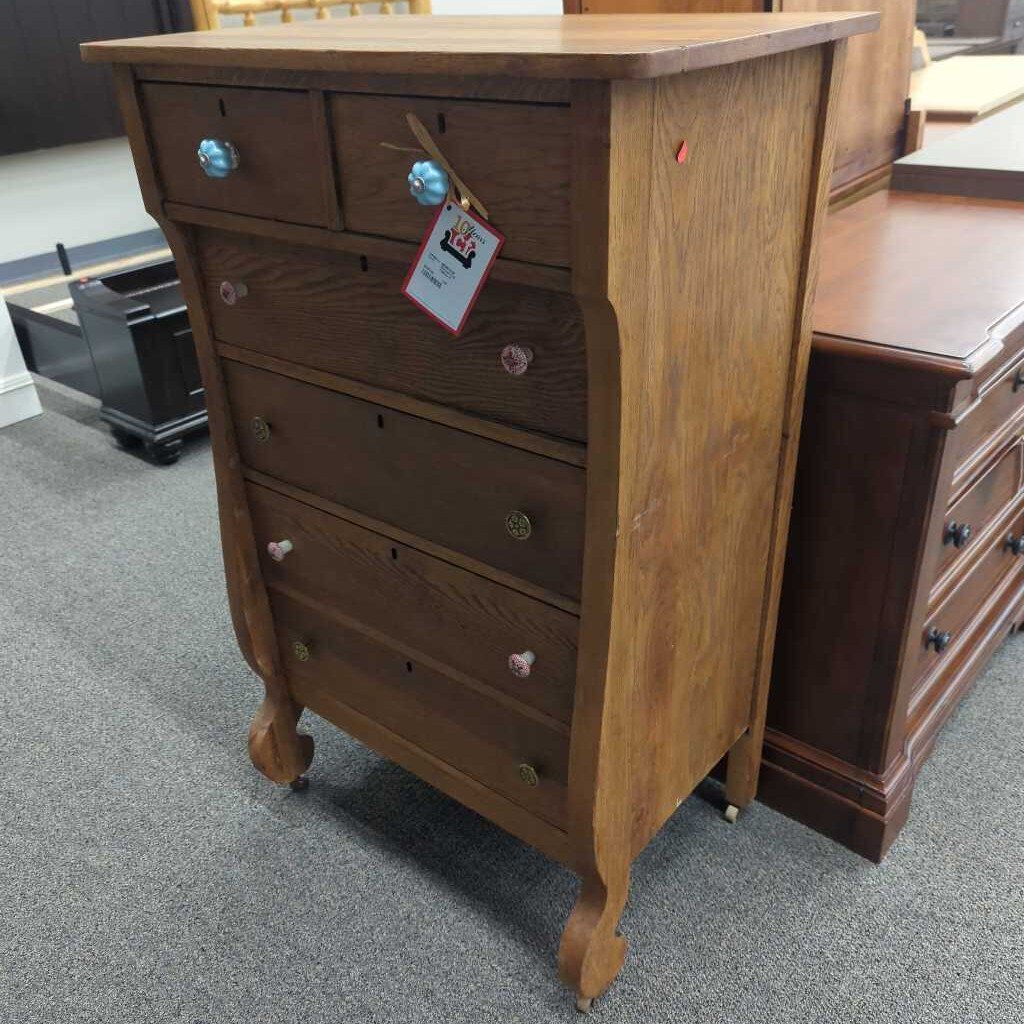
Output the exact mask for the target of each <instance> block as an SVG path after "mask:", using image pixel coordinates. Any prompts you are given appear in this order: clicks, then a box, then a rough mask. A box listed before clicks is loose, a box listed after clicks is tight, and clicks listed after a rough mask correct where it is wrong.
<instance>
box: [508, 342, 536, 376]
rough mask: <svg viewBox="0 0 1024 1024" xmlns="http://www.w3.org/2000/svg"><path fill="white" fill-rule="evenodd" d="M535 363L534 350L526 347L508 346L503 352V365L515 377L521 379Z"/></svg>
mask: <svg viewBox="0 0 1024 1024" xmlns="http://www.w3.org/2000/svg"><path fill="white" fill-rule="evenodd" d="M532 362H533V349H532V348H529V347H528V346H526V345H506V346H505V347H504V348H503V349H502V350H501V365H502V366H504V367H505V372H506V373H510V374H511V375H512V376H513V377H521V376H522V375H523V374H524V373H526V368H527V367H528V366H529V365H530V363H532Z"/></svg>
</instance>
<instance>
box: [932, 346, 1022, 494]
mask: <svg viewBox="0 0 1024 1024" xmlns="http://www.w3.org/2000/svg"><path fill="white" fill-rule="evenodd" d="M1017 416H1024V362H1021V363H1017V364H1015V365H1014V366H1013V367H1011V368H1010V369H1009V370H1007V371H1006V372H1005V373H1004V374H1003V375H1002V376H1001V377H1000V378H999V380H998V381H997V382H996V383H995V384H993V385H992V387H991V388H990V389H989V390H988V391H987V392H986V393H985V395H984V396H983V397H982V398H981V399H980V400H979V402H978V403H977V405H975V406H974V408H973V409H971V411H970V412H969V413H968V414H967V415H966V416H965V417H964V418H963V420H962V421H961V422H960V423H958V424H957V426H956V429H955V430H954V431H953V436H952V438H951V439H950V443H951V444H952V445H953V446H954V456H953V457H954V460H955V465H956V466H958V467H959V468H958V470H957V473H956V477H961V476H962V475H963V474H964V473H965V472H969V471H970V470H971V468H972V465H973V457H974V455H975V453H976V452H977V451H978V450H979V449H981V448H982V447H984V445H985V444H986V443H987V442H988V441H991V440H992V438H993V437H995V435H996V434H998V433H999V432H1000V431H1001V430H1003V429H1004V428H1005V427H1006V424H1007V423H1009V422H1010V421H1011V420H1013V419H1014V418H1016V417H1017ZM956 477H955V478H954V486H956V484H957V483H958V482H959V481H958V480H957V479H956Z"/></svg>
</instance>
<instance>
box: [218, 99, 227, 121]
mask: <svg viewBox="0 0 1024 1024" xmlns="http://www.w3.org/2000/svg"><path fill="white" fill-rule="evenodd" d="M217 106H218V107H219V108H220V116H221V117H227V116H228V112H227V111H226V110H225V109H224V100H223V99H219V100H217Z"/></svg>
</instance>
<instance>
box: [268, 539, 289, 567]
mask: <svg viewBox="0 0 1024 1024" xmlns="http://www.w3.org/2000/svg"><path fill="white" fill-rule="evenodd" d="M294 546H295V545H293V544H292V542H291V541H290V540H272V541H271V542H270V543H269V544H268V545H267V554H268V555H270V557H271V558H272V559H273V560H274V561H275V562H283V561H284V556H285V555H287V554H288V552H289V551H291V550H292V548H293V547H294Z"/></svg>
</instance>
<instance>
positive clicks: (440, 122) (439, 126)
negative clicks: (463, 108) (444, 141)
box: [437, 114, 448, 135]
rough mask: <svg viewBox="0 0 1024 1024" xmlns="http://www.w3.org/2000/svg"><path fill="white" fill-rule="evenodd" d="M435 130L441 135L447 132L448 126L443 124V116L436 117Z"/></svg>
mask: <svg viewBox="0 0 1024 1024" xmlns="http://www.w3.org/2000/svg"><path fill="white" fill-rule="evenodd" d="M437 130H438V132H439V133H440V134H441V135H444V133H445V132H446V131H447V130H448V125H447V124H446V123H445V119H444V114H438V115H437Z"/></svg>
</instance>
